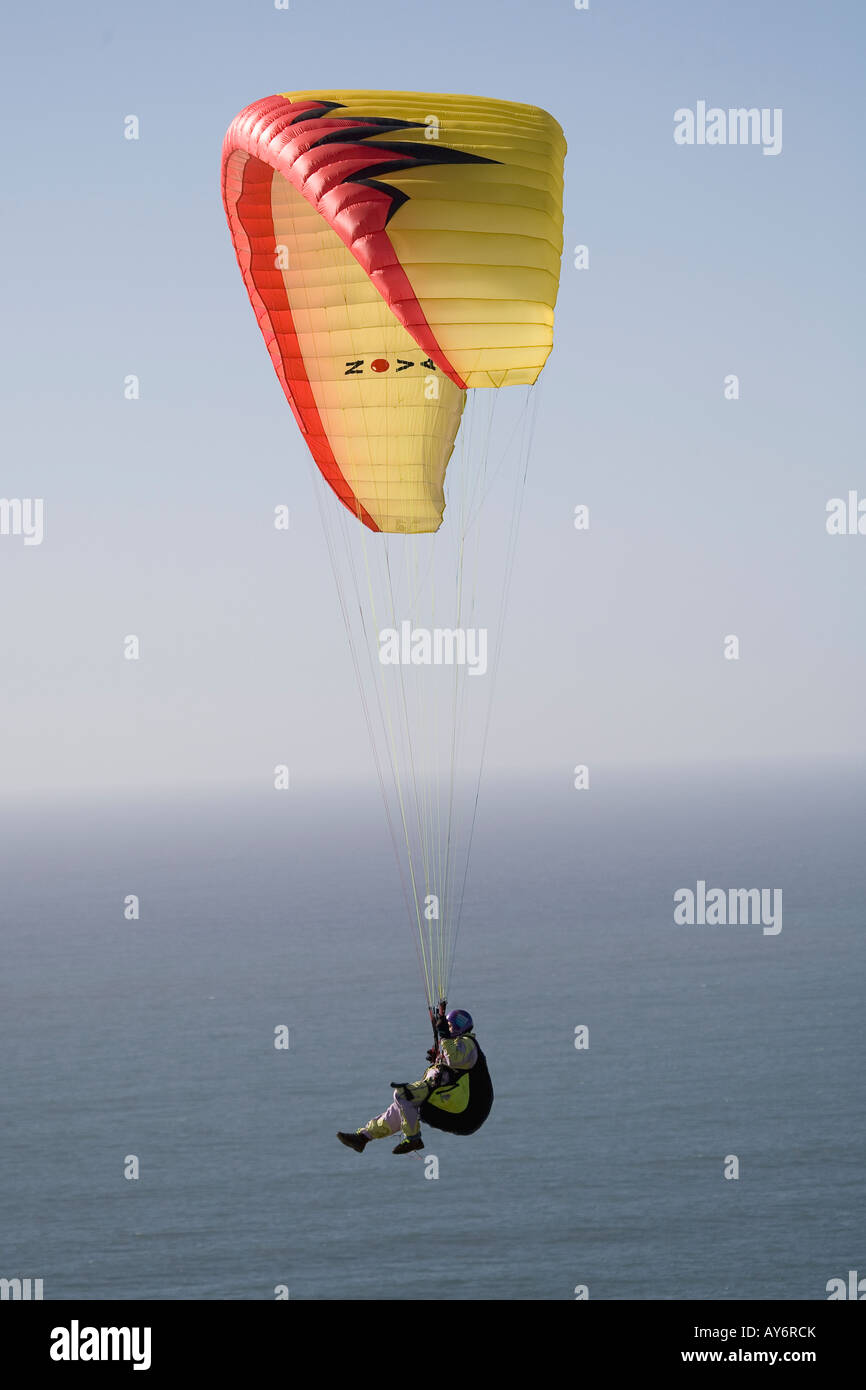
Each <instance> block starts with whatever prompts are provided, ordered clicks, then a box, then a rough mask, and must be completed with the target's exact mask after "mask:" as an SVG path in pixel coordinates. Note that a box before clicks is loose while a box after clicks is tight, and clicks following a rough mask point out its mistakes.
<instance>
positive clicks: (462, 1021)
mask: <svg viewBox="0 0 866 1390" xmlns="http://www.w3.org/2000/svg"><path fill="white" fill-rule="evenodd" d="M448 1022H449V1023H450V1024H451V1036H452V1038H459V1036H460V1034H461V1033H470V1032H471V1031H472V1015H471V1014H468V1013H467V1012H466V1010H465V1009H452V1010H451V1012H450V1014H449V1015H448Z"/></svg>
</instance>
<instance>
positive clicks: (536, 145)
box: [223, 91, 565, 533]
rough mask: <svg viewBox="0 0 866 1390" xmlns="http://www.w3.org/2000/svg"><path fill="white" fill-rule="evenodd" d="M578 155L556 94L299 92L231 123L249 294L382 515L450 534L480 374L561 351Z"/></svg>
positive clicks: (314, 429)
mask: <svg viewBox="0 0 866 1390" xmlns="http://www.w3.org/2000/svg"><path fill="white" fill-rule="evenodd" d="M564 152H565V142H564V139H563V136H562V132H561V130H560V128H559V126H558V125H557V123H556V121H554V119H553V118H552V117H551V116H550V115H548V113H547V112H546V111H542V110H541V109H539V108H538V107H534V106H525V105H520V104H517V103H514V102H506V101H493V100H488V99H486V98H481V97H469V96H452V95H442V94H426V93H420V94H419V93H407V92H366V91H355V92H341V91H326V92H325V91H316V92H294V93H282V94H279V95H276V96H271V97H266V98H265V99H264V100H262V101H257V102H254V103H253V104H252V105H251V106H248V107H247V108H246V109H245V110H244V111H242V112H241V113H240V114H239V115H238V116H237V117H236V119H235V120H234V121H233V122H232V124H231V126H230V127H229V130H228V133H227V135H226V138H225V143H224V147H223V198H224V202H225V207H226V213H227V216H228V220H229V226H230V229H231V234H232V239H233V242H234V247H235V251H236V254H237V258H238V263H239V265H240V268H241V272H242V274H243V277H244V282H245V284H246V287H247V291H248V293H249V296H250V300H251V301H252V304H253V308H254V309H255V312H256V317H257V319H258V322H259V325H260V327H261V329H262V333H263V334H264V338H265V342H266V343H267V346H268V351H269V353H270V355H271V360H272V362H273V364H274V367H275V369H276V372H277V375H278V377H279V379H280V381H281V383H282V386H283V389H284V391H285V393H286V396H287V398H288V401H289V404H290V405H291V407H292V410H293V411H294V414H295V418H296V419H297V421H298V424H299V425H300V428H301V430H302V432H303V435H304V438H305V440H306V442H307V444H308V446H309V448H310V451H311V453H312V455H313V458H314V459H315V461H316V464H317V465H318V468H319V470H320V471H321V473H322V475H323V476H324V478H325V479H326V480H327V482H328V483H329V484H330V486H331V487H332V488H333V490H334V492H335V493H336V494H337V496H338V497H339V498H340V500H341V501H342V502H343V503H344V504H345V506H346V507H348V508H349V510H350V511H351V512H352V513H353V514H354V515H355V516H356V517H357V518H358V520H359V521H361V522H363V523H364V525H365V526H367V527H368V528H369V529H370V530H373V531H386V532H398V533H420V532H431V531H436V530H437V529H438V528H439V526H440V524H441V521H442V515H443V511H444V506H445V501H444V490H443V484H444V478H445V469H446V466H447V464H448V460H449V458H450V456H451V453H452V450H453V447H454V439H455V435H456V433H457V429H458V427H459V424H460V417H461V413H462V411H463V406H464V402H465V393H466V390H467V388H473V387H500V386H507V385H516V384H524V385H528V384H531V383H532V382H534V381H535V380H536V378H537V376H538V374H539V372H540V371H541V369H542V367H543V366H544V363H545V361H546V359H547V356H548V354H549V352H550V349H551V345H552V341H553V306H554V302H555V300H556V292H557V286H558V280H559V262H560V256H561V252H562V164H563V156H564Z"/></svg>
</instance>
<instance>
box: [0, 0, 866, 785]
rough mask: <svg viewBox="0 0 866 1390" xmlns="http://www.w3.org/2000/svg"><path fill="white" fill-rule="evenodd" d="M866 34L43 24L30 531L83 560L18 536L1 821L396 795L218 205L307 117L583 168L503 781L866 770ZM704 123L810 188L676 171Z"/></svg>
mask: <svg viewBox="0 0 866 1390" xmlns="http://www.w3.org/2000/svg"><path fill="white" fill-rule="evenodd" d="M864 30H866V24H864V14H863V9H862V6H860V5H859V4H855V3H833V0H830V3H824V4H822V5H820V6H819V5H814V4H811V3H809V4H806V3H796V2H795V3H790V0H763V2H762V3H755V0H752V2H751V3H738V2H737V0H734V2H733V3H729V4H726V5H724V6H720V5H718V4H714V3H703V2H702V0H669V2H668V3H659V4H657V5H648V4H646V3H638V0H631V2H630V3H617V4H615V3H602V0H591V4H590V8H589V10H588V11H586V12H583V11H578V10H576V9H575V8H574V5H573V3H571V2H570V0H555V2H554V0H542V3H528V0H527V3H522V4H521V3H514V2H513V0H507V2H505V3H495V4H494V3H489V0H472V2H471V3H460V4H457V3H454V0H442V3H440V4H439V5H437V6H430V5H427V4H421V3H398V2H397V0H387V2H386V0H371V2H370V3H365V4H364V5H363V6H358V5H354V4H347V3H342V2H340V3H332V2H331V0H291V3H290V7H289V9H288V10H277V9H275V8H274V6H273V5H272V4H271V5H269V4H268V3H265V0H259V3H250V0H237V2H236V3H232V4H229V3H225V0H214V3H208V4H203V3H185V4H183V3H182V4H174V3H172V4H169V3H163V2H162V0H156V2H155V3H149V4H147V5H123V4H120V5H119V4H117V3H107V4H98V3H97V4H90V5H88V6H86V7H70V6H68V5H61V4H59V3H47V4H43V5H40V6H38V7H33V6H30V7H28V6H19V7H18V8H17V9H16V10H15V12H14V13H13V12H10V11H9V10H8V9H7V11H6V13H5V15H4V19H3V31H4V32H3V44H2V48H3V52H4V59H3V64H4V74H3V83H2V98H0V100H2V105H3V118H4V130H5V131H6V139H5V178H4V185H3V193H2V221H0V228H2V237H3V265H4V271H5V274H4V298H5V301H6V312H5V314H4V321H5V324H6V331H5V333H4V334H3V338H2V344H0V352H2V358H3V362H2V367H3V370H2V373H0V383H2V387H0V389H2V393H3V413H4V431H3V454H2V460H3V461H2V475H0V476H2V483H0V496H2V497H5V498H7V499H9V498H42V499H44V518H45V533H44V537H43V539H42V543H41V544H39V545H31V546H25V545H24V544H23V539H22V537H21V536H16V535H0V583H2V595H3V601H2V606H0V633H2V661H3V677H2V682H0V766H2V769H3V771H2V794H3V795H5V796H12V797H15V796H19V795H22V794H25V793H30V792H34V793H39V794H42V793H48V794H52V793H54V792H73V793H79V792H82V791H87V790H100V789H110V788H120V787H125V786H130V785H132V786H135V787H140V788H149V787H154V788H156V787H178V788H183V787H202V786H203V787H216V786H222V785H225V786H232V785H238V784H242V783H243V784H247V785H254V784H256V782H257V781H258V780H259V779H268V778H269V777H270V775H271V769H272V768H273V766H274V765H275V764H276V763H282V762H285V763H287V764H288V765H290V767H291V768H292V771H293V774H294V775H296V776H297V777H298V778H299V780H300V782H301V784H304V785H307V786H313V785H315V784H318V783H329V782H333V781H335V780H340V779H343V778H360V779H364V778H366V777H368V776H369V775H370V762H369V749H368V747H367V743H366V738H365V735H364V731H363V727H362V720H361V709H360V703H359V701H358V698H357V692H356V690H355V688H354V683H353V676H352V671H351V666H350V663H349V659H348V655H347V649H346V643H345V637H344V634H343V630H342V625H341V622H340V617H339V611H338V605H337V598H336V593H335V589H334V584H333V579H332V575H331V571H330V567H329V561H328V556H327V549H326V545H325V540H324V537H323V533H322V527H321V522H320V518H319V512H318V507H317V504H316V499H315V495H314V490H313V489H314V481H315V480H314V479H313V478H312V476H311V471H310V468H309V467H308V463H307V459H306V454H305V447H304V445H303V443H302V441H301V439H300V436H299V434H298V431H297V428H296V426H295V424H294V420H293V418H292V416H291V412H290V410H289V408H288V406H287V404H286V401H285V399H284V397H283V394H282V391H281V389H280V386H279V383H278V382H277V380H276V377H275V375H274V373H273V371H272V369H271V366H270V363H269V361H268V358H267V354H266V352H265V349H264V347H263V344H262V342H261V336H260V334H259V330H258V328H257V326H256V324H255V321H254V317H253V314H252V312H251V310H250V306H249V303H248V300H247V297H246V293H245V291H244V288H243V285H242V282H241V278H240V275H239V273H238V268H237V264H236V261H235V257H234V254H233V252H232V248H231V244H230V240H229V235H228V230H227V227H226V223H225V216H224V212H223V208H222V203H221V199H220V180H219V161H220V150H221V144H222V138H223V135H224V132H225V130H226V128H227V126H228V125H229V123H230V122H231V120H232V118H233V117H234V115H235V114H236V113H237V112H238V111H239V110H240V109H242V108H243V107H244V106H246V105H248V104H249V103H250V102H252V101H254V100H256V99H258V98H261V97H263V96H266V95H268V94H269V93H273V92H279V91H287V90H291V89H292V88H301V89H304V88H327V87H333V88H352V87H357V88H382V89H402V90H417V91H428V92H437V91H440V92H441V91H445V92H466V93H477V94H481V95H485V96H492V97H501V98H505V99H508V100H515V101H524V102H530V103H533V104H536V105H540V106H543V107H544V108H546V109H547V110H548V111H550V112H552V113H553V115H554V116H555V117H556V118H557V120H558V121H559V122H560V124H561V125H562V127H563V129H564V131H565V134H566V138H567V141H568V147H569V149H568V156H567V160H566V200H565V231H564V235H565V254H564V258H563V271H562V282H561V290H560V297H559V301H558V305H557V318H556V330H555V345H554V351H553V354H552V356H551V358H550V360H549V362H548V365H547V367H546V368H545V371H544V374H543V385H542V393H541V397H540V406H539V417H538V425H537V430H536V434H535V440H534V450H533V456H532V459H531V463H530V467H529V473H528V478H527V484H526V496H525V502H524V511H523V519H522V530H521V536H520V545H519V550H518V554H517V559H516V562H515V569H514V579H513V587H512V596H511V607H510V612H509V628H508V637H507V644H506V648H505V653H504V656H503V667H502V672H501V676H500V680H499V684H498V687H497V691H496V704H495V709H494V718H493V723H492V727H491V741H490V748H489V754H488V766H489V768H490V769H491V771H492V772H493V773H496V772H501V773H503V774H506V773H507V774H529V773H533V774H537V775H541V776H544V777H550V778H553V779H563V778H565V779H567V778H568V777H569V776H570V773H571V769H572V768H573V766H574V765H575V764H576V763H585V764H588V765H590V766H593V765H599V766H601V765H606V764H623V765H627V766H637V765H659V766H674V765H684V764H685V765H689V764H693V763H704V762H709V761H713V760H721V761H725V762H730V761H734V760H745V761H752V760H760V759H770V760H784V761H788V762H791V763H797V762H802V761H805V760H816V759H817V760H833V759H843V760H845V761H846V762H851V761H856V760H858V759H862V758H863V755H864V750H866V723H864V719H863V713H862V711H863V704H864V701H863V693H864V688H866V641H864V621H863V618H864V604H863V594H864V578H866V535H862V536H861V535H855V536H829V535H828V534H827V530H826V510H825V509H826V504H827V502H828V500H829V499H830V498H834V497H847V495H848V493H849V491H851V490H859V493H860V494H861V495H862V496H863V497H864V498H866V466H864V451H863V390H862V377H863V365H864V363H863V357H864V334H863V330H862V324H863V317H864V315H863V309H864V280H863V257H862V242H863V221H864V218H863V213H864V207H863V189H862V150H863V147H864V133H866V132H864V103H863V98H862V65H863V48H864V44H863V40H864ZM702 100H703V101H706V102H707V103H708V104H709V105H711V106H719V107H722V108H725V109H727V108H729V107H737V106H749V107H751V106H754V107H758V108H769V109H777V108H778V109H780V110H781V111H782V120H783V125H782V132H783V135H782V149H781V152H780V153H779V154H777V155H773V156H767V155H764V154H763V153H762V150H761V149H760V148H757V147H752V146H746V147H744V146H724V147H718V146H716V147H711V146H707V145H704V146H697V145H693V146H682V145H678V144H676V143H675V142H674V139H673V130H674V112H675V111H677V110H678V109H681V108H692V109H694V108H695V106H696V103H697V102H699V101H702ZM130 114H134V115H136V116H137V117H138V119H139V122H140V138H139V139H138V140H136V141H129V140H126V139H125V138H124V120H125V118H126V117H127V116H128V115H130ZM578 245H586V246H587V247H588V248H589V268H588V269H584V270H578V269H576V268H575V267H574V264H573V260H574V255H573V248H574V247H576V246H578ZM730 373H734V374H736V375H737V377H738V378H739V383H740V396H739V399H738V400H735V401H732V400H727V399H725V392H724V383H725V377H726V376H727V375H728V374H730ZM129 374H135V375H137V376H138V377H139V379H140V383H141V396H140V399H139V400H137V401H128V400H125V399H124V380H125V378H126V377H127V375H129ZM279 503H285V504H286V505H288V506H289V508H290V510H291V516H292V525H291V528H290V530H289V531H288V532H275V531H274V529H273V526H272V521H271V518H272V514H273V509H274V507H275V506H276V505H278V504H279ZM578 504H585V505H587V506H588V507H589V509H590V518H591V524H590V529H589V530H588V531H584V532H578V531H576V530H575V528H574V525H573V514H574V508H575V506H577V505H578ZM129 634H136V635H137V636H138V637H139V640H140V643H141V657H140V660H138V661H136V662H130V661H127V660H125V659H124V649H123V644H124V638H125V637H126V636H127V635H129ZM729 634H735V635H736V636H737V637H738V638H739V643H740V656H739V660H737V661H730V660H726V659H725V655H724V642H725V639H726V637H727V636H728V635H729Z"/></svg>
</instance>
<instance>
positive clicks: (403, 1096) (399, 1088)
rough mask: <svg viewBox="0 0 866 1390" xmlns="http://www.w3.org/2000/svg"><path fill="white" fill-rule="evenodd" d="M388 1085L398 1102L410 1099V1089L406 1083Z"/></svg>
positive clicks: (397, 1082) (398, 1082)
mask: <svg viewBox="0 0 866 1390" xmlns="http://www.w3.org/2000/svg"><path fill="white" fill-rule="evenodd" d="M388 1085H389V1086H390V1087H391V1089H392V1090H393V1091H396V1093H397V1095H398V1096H399V1098H400V1100H411V1099H412V1087H411V1086H410V1084H409V1082H408V1081H389V1082H388Z"/></svg>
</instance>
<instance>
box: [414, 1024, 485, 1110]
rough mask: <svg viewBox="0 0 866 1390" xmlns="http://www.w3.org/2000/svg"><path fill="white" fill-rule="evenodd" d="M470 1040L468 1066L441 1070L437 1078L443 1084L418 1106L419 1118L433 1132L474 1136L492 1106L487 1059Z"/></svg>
mask: <svg viewBox="0 0 866 1390" xmlns="http://www.w3.org/2000/svg"><path fill="white" fill-rule="evenodd" d="M463 1036H464V1037H466V1038H471V1039H472V1041H473V1042H474V1044H475V1048H476V1051H477V1054H478V1055H477V1057H476V1060H475V1061H474V1062H473V1064H472V1066H471V1067H467V1068H465V1069H458V1068H455V1067H442V1068H441V1069H440V1075H441V1076H442V1077H444V1078H445V1084H444V1085H442V1084H441V1083H440V1085H438V1086H437V1087H436V1090H435V1091H434V1092H433V1093H432V1095H430V1096H428V1098H427V1100H425V1101H424V1102H423V1104H422V1106H421V1119H422V1120H423V1121H424V1123H425V1124H428V1125H430V1126H432V1128H433V1129H442V1130H446V1131H447V1132H448V1133H449V1134H474V1133H475V1131H476V1130H477V1129H480V1128H481V1126H482V1125H483V1124H484V1121H485V1120H486V1119H487V1116H488V1115H489V1114H490V1111H491V1108H492V1106H493V1082H492V1081H491V1079H490V1072H489V1071H488V1069H487V1058H486V1057H485V1056H484V1053H483V1052H482V1051H481V1048H480V1047H479V1046H478V1039H477V1038H476V1037H475V1034H474V1033H464V1034H463Z"/></svg>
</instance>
